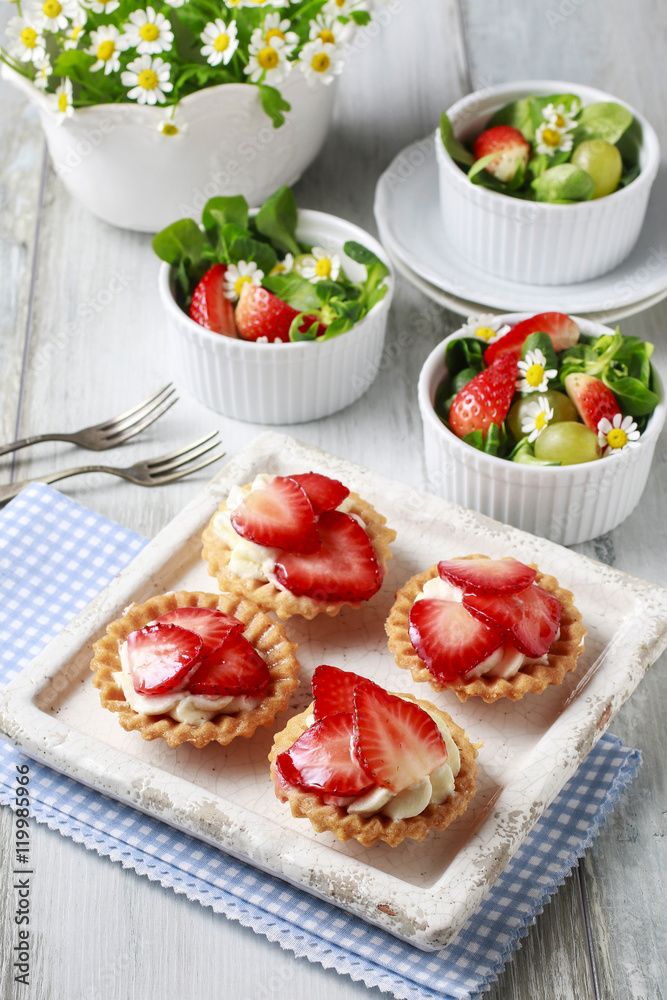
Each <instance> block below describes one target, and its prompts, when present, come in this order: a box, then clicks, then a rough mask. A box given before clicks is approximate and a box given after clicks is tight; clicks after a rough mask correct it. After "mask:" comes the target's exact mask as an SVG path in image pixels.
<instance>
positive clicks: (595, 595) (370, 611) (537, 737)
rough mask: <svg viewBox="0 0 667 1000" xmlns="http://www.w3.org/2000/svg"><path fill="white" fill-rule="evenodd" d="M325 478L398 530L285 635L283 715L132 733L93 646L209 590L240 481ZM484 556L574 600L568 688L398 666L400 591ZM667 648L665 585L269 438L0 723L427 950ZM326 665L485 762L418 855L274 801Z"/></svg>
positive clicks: (84, 623)
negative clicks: (317, 675)
mask: <svg viewBox="0 0 667 1000" xmlns="http://www.w3.org/2000/svg"><path fill="white" fill-rule="evenodd" d="M311 469H313V470H315V471H318V472H323V473H326V474H329V475H332V476H334V477H336V478H339V479H341V480H342V481H343V482H345V483H346V484H348V485H349V486H350V487H351V488H352V489H353V490H355V491H357V492H358V493H360V494H362V495H363V496H364V497H365V498H367V499H368V500H370V501H371V502H372V503H373V504H375V506H376V507H377V508H378V509H379V510H380V511H381V512H382V513H383V514H385V516H386V517H387V519H388V522H389V524H390V525H391V526H392V527H394V528H396V530H397V532H398V537H397V539H396V542H395V543H394V546H393V550H394V558H393V559H392V561H391V563H390V564H389V572H388V574H387V577H386V580H385V583H384V585H383V587H382V590H381V591H380V593H379V594H378V595H376V596H375V598H374V599H373V600H372V601H370V602H368V603H367V604H366V606H364V607H363V608H361V609H359V610H353V609H349V608H348V609H345V610H344V611H343V612H342V613H341V614H340V615H339V616H338V617H336V618H326V620H322V619H321V618H320V619H317V620H316V621H314V622H310V623H308V622H304V621H302V620H301V619H298V620H294V619H293V620H291V621H289V622H288V623H287V631H288V634H289V636H290V638H292V639H293V640H295V641H296V642H298V644H299V651H298V656H299V659H300V661H301V665H302V684H301V687H300V689H299V691H298V692H297V693H296V695H295V697H294V699H293V705H292V708H291V709H290V711H289V712H286V713H283V715H282V716H279V717H278V719H277V720H276V723H275V726H274V727H273V729H272V730H260V731H259V732H258V733H257V734H256V735H255V736H254V737H253V738H252V739H251V740H248V741H246V740H237V741H235V742H234V743H232V744H231V745H230V746H229V747H226V748H223V747H219V746H218V745H217V744H213V745H210V746H208V747H207V748H206V749H204V750H196V749H195V748H193V747H189V746H187V745H186V746H183V747H180V748H178V749H177V750H171V749H170V748H169V747H168V746H167V745H166V744H165V743H164V742H163V741H162V740H155V741H154V742H152V743H145V742H143V740H142V739H141V737H140V736H139V734H138V733H125V732H124V731H123V730H122V729H121V728H120V726H119V725H118V723H117V721H116V719H115V717H114V715H112V714H111V713H109V712H106V711H104V710H103V709H102V708H101V707H100V705H99V700H98V693H97V691H96V690H95V688H93V686H92V684H91V680H90V677H91V675H90V672H89V669H88V664H89V661H90V658H91V643H92V642H93V641H94V640H95V639H96V638H97V637H98V636H99V635H101V634H102V633H103V632H104V629H105V626H106V624H107V623H108V622H109V621H111V620H113V619H114V618H117V617H118V616H119V615H120V613H121V612H122V610H123V608H125V607H126V605H128V604H129V603H130V602H132V601H143V600H146V599H147V598H148V597H149V596H151V595H152V594H156V593H162V592H164V591H168V590H175V589H178V588H182V587H184V588H188V589H192V590H195V589H198V590H199V589H204V590H209V591H213V592H215V590H216V586H215V583H214V581H213V579H212V578H211V577H209V576H208V575H207V571H206V567H205V565H204V563H203V562H202V561H201V558H200V541H199V539H200V535H201V532H202V529H203V528H204V526H205V524H206V522H207V521H208V519H209V517H210V516H211V514H212V512H213V511H214V510H215V509H216V508H217V505H218V503H219V502H220V501H221V500H222V499H223V498H225V497H226V495H227V493H228V491H229V488H230V486H231V485H232V484H233V483H245V482H249V481H251V480H252V479H253V477H254V476H255V475H256V474H257V473H258V472H270V473H277V474H283V475H284V474H289V473H293V472H304V471H308V470H311ZM469 552H484V553H487V554H489V555H492V556H501V555H512V556H516V557H517V558H519V559H522V560H524V561H529V560H533V561H535V562H537V563H538V565H539V566H540V568H541V569H543V570H545V571H547V572H549V573H553V574H554V575H555V576H556V577H558V579H559V581H560V582H561V583H562V584H563V585H565V586H566V587H568V588H570V589H572V590H573V591H574V593H575V597H576V603H577V605H578V606H579V608H580V609H581V611H582V613H583V616H584V623H585V625H586V627H587V629H588V632H589V635H588V638H587V641H586V651H585V654H584V655H583V656H582V657H581V658H580V661H579V663H580V666H579V667H578V668H577V670H576V671H575V672H574V673H573V674H571V675H568V677H567V679H566V680H565V682H564V683H563V684H561V685H560V686H559V687H557V688H551V689H549V690H548V691H545V692H544V693H543V694H541V695H539V696H528V697H526V698H524V699H523V700H522V701H520V702H518V703H516V704H511V703H509V702H505V701H500V702H497V703H496V704H494V705H485V704H483V703H481V702H479V701H478V700H476V699H471V700H470V701H468V702H467V703H465V704H461V703H460V702H459V701H458V699H457V698H456V697H455V696H453V695H451V696H450V695H448V694H435V693H433V692H432V691H431V689H430V687H429V686H427V685H417V684H414V683H413V682H412V681H411V678H410V676H409V674H408V673H407V672H406V671H402V670H399V669H398V668H397V667H396V666H395V664H394V661H393V657H392V656H391V655H390V653H389V651H388V649H387V645H386V638H385V634H384V629H383V625H384V621H385V618H386V616H387V614H388V611H389V608H390V606H391V603H392V599H393V594H394V592H395V590H396V589H397V588H398V587H399V586H400V585H401V584H402V583H403V582H404V581H405V580H406V579H407V578H408V577H409V576H411V575H412V574H413V573H415V572H418V571H420V570H423V569H425V568H426V567H427V566H430V565H431V564H432V563H434V562H436V561H437V560H438V559H442V558H449V557H451V556H457V555H464V554H466V553H469ZM666 645H667V591H666V590H663V589H662V588H660V587H656V586H654V585H652V584H649V583H647V582H645V581H642V580H638V579H635V578H634V577H631V576H628V575H626V574H623V573H619V572H618V571H616V570H614V569H612V568H610V567H608V566H605V565H603V564H601V563H597V562H594V561H592V560H589V559H586V558H584V557H583V556H580V555H577V554H576V553H573V552H571V551H569V550H568V549H565V548H562V547H561V546H558V545H555V544H553V543H551V542H548V541H545V540H543V539H538V538H535V537H534V536H532V535H528V534H526V533H524V532H521V531H518V530H516V529H515V528H511V527H508V526H506V525H503V524H499V523H498V522H496V521H492V520H490V519H489V518H486V517H483V516H481V515H478V514H476V513H474V512H471V511H467V510H464V509H463V508H461V507H458V506H455V505H453V504H448V503H446V502H445V501H444V500H441V499H440V498H437V497H434V496H430V495H428V494H425V493H422V492H420V491H417V490H414V489H411V488H410V487H409V486H406V485H404V484H401V483H397V482H393V481H391V480H388V479H385V478H383V477H380V476H378V475H376V474H374V473H371V472H369V471H367V470H365V469H363V468H360V467H359V466H356V465H353V464H351V463H349V462H347V461H345V460H343V459H340V458H337V457H334V456H332V455H328V454H327V453H325V452H323V451H320V450H318V449H316V448H311V447H308V446H306V445H303V444H301V443H299V442H297V441H295V440H293V439H292V438H288V437H283V436H281V435H278V434H276V433H273V432H270V433H266V434H263V435H262V436H261V437H259V438H257V439H256V440H255V441H254V442H253V443H252V444H251V445H250V446H248V447H247V448H245V449H244V450H243V451H241V452H240V453H239V454H238V455H237V456H236V458H235V459H234V460H233V461H232V462H230V463H229V464H228V465H227V466H226V467H225V468H224V469H223V470H222V472H221V473H220V474H219V475H218V476H217V477H216V478H215V479H214V480H213V481H212V482H211V483H210V484H209V485H208V486H207V487H206V488H205V489H204V490H203V491H202V492H201V493H200V494H199V495H198V496H197V497H196V498H195V499H194V500H193V501H192V502H191V503H190V504H189V505H188V506H187V507H186V508H185V509H184V510H183V511H182V512H181V513H180V514H179V515H178V516H177V517H176V518H175V519H174V520H173V521H172V522H171V523H170V524H169V525H168V526H167V527H166V528H165V529H164V530H163V531H162V532H161V533H160V534H159V535H158V536H157V537H156V538H155V539H154V540H153V541H152V542H151V543H150V544H149V545H148V546H147V547H146V548H145V549H144V550H143V552H142V553H141V554H140V555H139V556H138V557H137V559H135V560H134V562H133V563H132V564H131V565H130V566H128V567H127V569H125V570H124V571H123V572H122V573H121V574H120V575H119V576H118V577H116V579H115V580H114V581H113V582H112V583H111V585H110V586H109V587H108V588H107V589H106V590H105V591H104V592H103V593H102V594H101V595H100V596H99V597H98V598H97V599H96V600H95V601H94V602H93V603H92V604H90V605H89V606H88V608H86V609H85V610H84V611H83V612H82V613H81V614H80V615H79V616H78V617H77V618H76V619H74V621H73V622H71V624H70V625H69V626H68V627H67V628H66V629H65V630H64V631H63V632H62V633H61V634H60V635H59V636H58V637H57V638H56V639H54V641H53V642H52V643H50V645H49V646H48V647H47V649H45V650H44V652H43V653H42V654H41V655H40V656H39V657H38V658H37V659H36V660H34V661H33V663H32V664H31V665H30V666H29V667H28V668H27V669H26V670H24V671H23V673H22V674H21V675H20V676H19V677H17V678H16V679H15V680H14V681H13V682H12V683H11V684H10V685H9V687H8V688H6V689H5V690H4V691H3V692H1V693H0V728H1V729H2V730H3V731H4V732H5V733H6V734H7V736H8V737H9V738H10V739H12V740H13V741H14V742H15V743H16V744H17V745H18V746H20V747H21V748H22V749H23V750H24V751H25V752H26V753H28V754H29V755H31V756H33V757H36V758H38V759H41V760H44V761H45V762H46V763H47V764H49V765H50V766H51V767H54V768H56V769H57V770H60V771H63V772H65V773H67V774H69V775H72V776H73V777H74V778H76V779H77V780H79V781H81V782H83V783H84V784H87V785H90V786H92V787H94V788H97V789H99V790H100V791H102V792H104V793H106V794H107V795H111V796H113V797H115V798H117V799H120V800H121V801H123V802H126V803H128V804H130V805H132V806H135V807H136V808H138V809H141V810H144V811H145V812H147V813H150V814H151V815H153V816H156V817H159V818H160V819H161V820H164V821H165V822H167V823H169V824H171V825H173V826H176V827H178V828H179V829H182V830H184V831H186V832H188V833H190V834H193V835H194V836H195V837H199V838H201V839H203V840H205V841H207V842H208V843H211V844H214V845H215V846H217V847H220V848H222V849H223V850H224V851H226V852H228V853H229V854H232V855H234V856H236V857H240V858H243V859H247V860H249V861H251V862H252V863H253V864H255V865H257V866H258V867H259V868H262V869H264V870H266V871H269V872H272V873H274V874H276V875H278V876H280V877H281V878H284V879H286V880H287V881H289V882H291V883H294V884H296V885H298V886H301V887H303V888H304V889H306V890H307V891H309V892H312V893H314V894H316V895H319V896H321V897H323V898H325V899H328V900H329V901H331V902H333V903H335V904H336V905H337V906H341V907H343V908H345V909H347V910H349V911H351V912H353V913H356V914H358V915H360V916H361V917H364V918H365V919H366V920H368V921H370V922H371V923H374V924H377V925H379V926H381V927H383V928H384V929H386V930H388V931H390V932H391V933H393V934H395V935H397V936H398V937H400V938H403V939H405V940H408V941H410V942H412V943H413V944H415V945H416V946H417V947H420V948H423V949H425V950H434V949H438V948H441V947H443V946H444V945H445V944H447V942H448V941H449V940H450V939H451V938H452V937H453V936H454V935H455V934H456V933H457V931H458V930H459V929H460V927H461V926H462V924H463V923H464V921H465V920H466V919H467V917H468V916H469V915H470V914H471V913H472V912H473V911H474V910H475V909H476V908H477V907H478V906H479V904H480V902H481V900H482V898H483V897H484V894H485V893H486V892H487V891H488V889H489V888H490V886H491V885H492V884H493V882H494V881H495V879H496V878H497V877H498V875H499V874H500V872H501V871H502V870H503V868H504V866H505V865H506V864H507V862H508V860H509V859H510V858H511V856H512V854H513V853H514V851H515V850H516V849H517V847H518V846H519V844H520V843H521V841H522V840H523V838H524V837H525V836H526V834H527V833H528V831H529V830H530V828H531V827H532V825H533V824H534V823H535V822H536V821H537V819H538V818H539V817H540V815H541V814H542V812H543V811H544V810H545V808H546V807H547V805H548V804H549V803H550V802H551V801H552V800H553V798H554V797H555V796H556V794H557V793H558V791H559V790H560V789H561V788H562V786H563V785H564V784H565V782H566V781H567V780H568V778H569V777H570V776H571V775H572V774H573V773H574V771H575V770H576V768H577V767H578V765H579V764H580V763H581V761H582V760H583V759H584V758H585V756H586V754H587V753H588V751H589V750H590V749H591V747H592V746H593V744H594V743H595V741H596V740H597V739H598V738H599V736H600V735H601V734H602V733H603V732H604V730H605V729H606V728H607V726H608V724H609V722H610V720H611V719H612V718H613V717H614V715H615V713H616V712H617V710H618V709H619V707H620V706H621V704H622V703H623V702H624V701H625V699H626V698H628V696H629V695H630V694H631V693H632V691H633V690H634V688H635V687H636V686H637V684H638V683H639V681H640V680H641V678H642V676H643V674H644V673H645V671H646V670H647V668H648V667H649V665H650V664H651V663H653V662H654V661H655V660H656V659H657V658H658V656H659V655H660V653H661V652H662V650H663V649H664V648H665V646H666ZM319 663H331V664H334V665H336V666H339V667H344V668H350V669H352V670H355V671H357V672H359V673H362V674H365V675H367V676H369V677H372V678H373V679H374V680H376V681H378V682H379V683H380V684H383V685H386V686H388V687H390V688H391V689H393V690H408V691H412V692H413V693H415V694H417V695H421V696H423V697H427V698H430V699H431V700H433V701H435V702H436V703H437V704H439V705H441V706H442V707H443V708H445V709H446V710H447V711H448V712H450V714H451V715H452V716H453V717H454V718H455V719H456V721H457V722H459V723H460V724H461V725H463V726H464V728H465V729H466V730H467V732H468V734H469V736H470V737H471V738H472V739H473V740H475V741H483V742H484V745H483V747H482V749H481V750H480V755H479V761H478V762H479V766H480V775H479V783H478V792H477V795H476V796H475V798H474V799H473V800H472V803H471V805H470V807H469V808H468V811H467V812H466V813H465V815H464V816H463V817H461V818H460V819H458V820H457V821H456V822H455V823H453V824H452V826H451V827H450V828H449V829H448V830H445V831H443V832H441V833H436V834H430V835H429V836H428V837H427V839H426V840H425V841H424V842H423V843H421V844H419V843H416V842H414V841H404V843H403V844H401V845H400V846H399V847H398V848H394V849H393V850H392V849H391V848H389V847H387V846H386V845H384V844H380V845H377V846H375V847H373V848H363V847H361V845H359V844H357V843H356V842H355V841H353V842H351V843H348V844H340V843H339V842H338V841H336V839H335V838H334V837H333V835H330V834H315V833H314V831H313V830H312V828H311V826H310V824H309V823H308V821H307V820H295V819H293V818H292V817H291V815H290V813H289V809H288V807H287V806H284V805H282V804H281V803H279V802H278V800H277V799H276V797H275V795H274V792H273V785H272V783H271V781H270V779H269V772H268V764H267V754H268V752H269V749H270V747H271V743H272V733H273V732H274V731H277V730H278V729H282V728H283V726H284V723H285V720H286V718H287V717H288V716H289V715H290V714H291V712H293V711H295V710H301V709H302V708H303V707H304V706H305V705H306V704H307V703H308V701H309V700H310V675H311V673H312V671H313V669H314V668H315V667H316V666H317V665H318V664H319Z"/></svg>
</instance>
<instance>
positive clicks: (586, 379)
mask: <svg viewBox="0 0 667 1000" xmlns="http://www.w3.org/2000/svg"><path fill="white" fill-rule="evenodd" d="M565 391H566V393H567V394H568V396H569V397H570V399H571V400H572V402H573V403H574V405H575V407H576V409H577V413H578V414H579V416H580V417H581V419H582V420H583V422H584V423H585V424H586V426H587V427H590V429H591V430H592V431H595V432H596V433H597V429H598V424H599V423H600V421H601V420H602V418H603V417H606V418H607V420H609V421H613V419H614V417H615V416H616V414H617V413H620V412H621V408H620V406H619V405H618V402H617V401H616V396H615V395H614V394H613V392H612V391H611V389H610V388H609V387H608V386H606V385H605V384H604V382H602V381H601V380H600V379H599V378H595V376H594V375H585V374H584V373H583V372H571V373H570V374H569V375H566V376H565Z"/></svg>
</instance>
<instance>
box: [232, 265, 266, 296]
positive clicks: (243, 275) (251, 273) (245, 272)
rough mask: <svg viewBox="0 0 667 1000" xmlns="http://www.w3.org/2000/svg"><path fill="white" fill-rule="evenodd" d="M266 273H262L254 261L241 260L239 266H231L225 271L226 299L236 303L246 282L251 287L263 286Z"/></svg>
mask: <svg viewBox="0 0 667 1000" xmlns="http://www.w3.org/2000/svg"><path fill="white" fill-rule="evenodd" d="M263 277H264V272H263V271H260V269H259V268H258V267H257V264H255V262H254V261H252V260H250V261H247V262H246V261H245V260H240V261H239V262H238V264H230V265H229V266H228V268H227V270H226V271H225V298H226V299H229V301H230V302H236V300H237V299H238V297H239V295H240V294H241V289H242V288H243V286H244V285H245V283H246V282H249V283H250V284H251V285H261V283H262V278H263Z"/></svg>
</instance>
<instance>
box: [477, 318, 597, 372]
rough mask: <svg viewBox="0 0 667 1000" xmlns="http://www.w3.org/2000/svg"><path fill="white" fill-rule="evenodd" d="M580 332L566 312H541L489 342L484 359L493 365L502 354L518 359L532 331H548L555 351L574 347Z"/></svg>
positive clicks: (547, 333)
mask: <svg viewBox="0 0 667 1000" xmlns="http://www.w3.org/2000/svg"><path fill="white" fill-rule="evenodd" d="M580 332H581V331H580V330H579V327H578V326H577V324H576V323H575V322H574V320H573V319H570V317H569V316H566V315H565V313H557V312H551V313H539V314H538V315H537V316H530V317H529V318H528V319H524V320H522V321H521V323H517V325H516V326H513V327H512V329H511V330H508V331H507V333H506V334H505V335H504V336H503V337H501V338H500V340H496V341H495V343H493V344H489V346H488V347H487V349H486V350H485V352H484V360H485V361H486V363H487V365H492V364H493V362H494V361H495V360H496V358H499V357H500V355H501V354H512V355H514V357H515V358H516V359H517V360H518V359H519V358H520V357H521V348H522V347H523V345H524V341H526V340H527V339H528V337H530V335H531V333H546V335H547V337H550V338H551V341H552V343H553V345H554V351H564V350H565V349H566V348H568V347H574V345H575V344H576V343H577V342H578V340H579V334H580Z"/></svg>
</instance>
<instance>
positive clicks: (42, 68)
mask: <svg viewBox="0 0 667 1000" xmlns="http://www.w3.org/2000/svg"><path fill="white" fill-rule="evenodd" d="M34 66H35V70H36V73H35V79H34V80H33V83H34V84H35V86H36V87H37V89H38V90H46V88H47V87H48V85H49V77H50V76H51V74H52V73H53V68H52V66H51V60H50V59H49V57H48V56H44V58H43V59H42V61H41V62H39V63H34Z"/></svg>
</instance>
